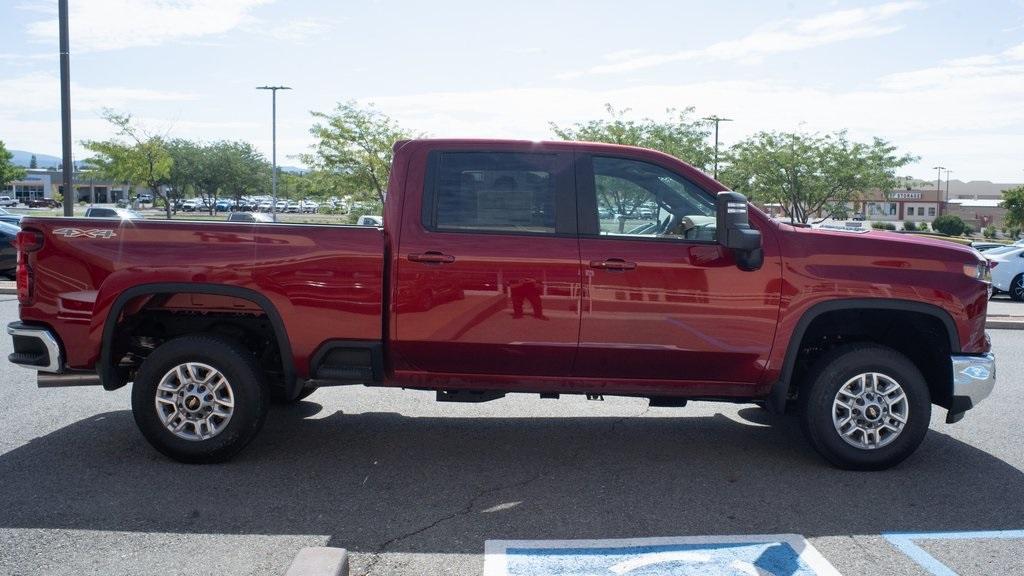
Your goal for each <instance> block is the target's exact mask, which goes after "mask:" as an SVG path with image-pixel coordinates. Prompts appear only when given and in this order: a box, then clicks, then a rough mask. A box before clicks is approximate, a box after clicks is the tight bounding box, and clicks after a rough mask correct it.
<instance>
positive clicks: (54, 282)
mask: <svg viewBox="0 0 1024 576" xmlns="http://www.w3.org/2000/svg"><path fill="white" fill-rule="evenodd" d="M22 226H23V228H24V229H33V230H38V231H40V232H42V233H43V235H44V238H45V241H44V246H43V249H42V250H40V251H39V252H36V253H34V254H33V255H32V257H33V262H34V269H35V271H36V281H35V286H36V287H35V299H34V302H33V303H32V304H31V305H29V306H22V307H21V318H22V320H24V321H26V322H35V323H44V324H46V325H49V326H50V327H52V328H53V329H54V330H55V331H56V332H57V334H58V337H59V338H60V339H61V341H62V342H63V343H64V350H65V354H66V356H67V363H68V366H69V367H71V368H75V369H91V368H93V367H94V366H95V364H96V362H97V360H98V359H99V356H100V348H101V343H102V335H103V328H104V324H105V323H106V321H107V319H108V315H109V312H110V310H111V305H112V304H113V303H114V301H115V300H116V299H117V298H118V296H119V295H121V294H122V293H123V292H124V291H125V290H127V289H129V288H132V287H138V286H142V285H151V284H167V283H175V284H184V285H187V284H204V285H210V284H213V285H220V286H234V287H239V288H245V289H248V290H252V291H255V292H257V293H259V294H261V295H263V296H264V297H266V299H267V300H269V301H270V303H271V304H272V305H273V306H274V307H275V308H276V310H277V313H278V314H279V315H280V316H281V318H282V321H283V324H284V328H285V332H286V333H287V337H288V340H289V345H290V347H291V349H292V355H293V359H294V372H295V374H296V375H297V376H298V377H300V378H304V377H306V376H307V375H308V373H309V359H310V358H311V357H312V355H313V354H314V353H315V351H316V349H317V348H318V347H319V346H320V345H321V344H322V343H323V342H325V341H327V340H332V339H343V340H364V341H365V340H377V341H379V340H380V339H381V322H382V318H381V314H382V310H381V294H382V293H383V267H384V266H383V236H382V232H381V231H380V230H379V229H377V228H370V227H359V228H357V227H345V226H337V227H335V226H305V225H283V224H263V225H256V224H247V223H199V222H182V221H170V222H166V221H138V220H135V221H124V222H122V221H117V220H100V219H88V220H86V219H63V218H62V219H50V218H40V219H37V218H26V219H25V221H24V223H23V225H22ZM58 229H74V230H110V231H113V233H114V235H112V236H109V237H104V235H102V234H98V235H92V236H89V235H74V234H67V233H64V234H54V233H53V232H54V230H58Z"/></svg>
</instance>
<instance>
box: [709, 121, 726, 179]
mask: <svg viewBox="0 0 1024 576" xmlns="http://www.w3.org/2000/svg"><path fill="white" fill-rule="evenodd" d="M703 120H707V121H708V122H714V123H715V175H714V178H715V180H718V123H719V122H732V118H719V117H718V116H708V117H707V118H703Z"/></svg>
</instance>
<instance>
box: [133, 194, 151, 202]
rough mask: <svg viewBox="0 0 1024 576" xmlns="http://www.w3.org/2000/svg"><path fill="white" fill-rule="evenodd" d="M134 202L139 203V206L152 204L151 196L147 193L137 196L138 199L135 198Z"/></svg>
mask: <svg viewBox="0 0 1024 576" xmlns="http://www.w3.org/2000/svg"><path fill="white" fill-rule="evenodd" d="M136 200H138V201H139V204H152V203H153V195H152V194H150V193H148V192H143V193H142V194H139V196H138V198H136Z"/></svg>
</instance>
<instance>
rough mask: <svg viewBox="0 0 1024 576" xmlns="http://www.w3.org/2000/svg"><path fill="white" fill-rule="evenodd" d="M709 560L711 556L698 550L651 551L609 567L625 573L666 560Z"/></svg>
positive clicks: (693, 561) (618, 572) (662, 562)
mask: <svg viewBox="0 0 1024 576" xmlns="http://www.w3.org/2000/svg"><path fill="white" fill-rule="evenodd" d="M710 561H711V556H708V555H707V554H700V553H698V552H651V553H650V554H642V555H640V556H637V557H636V558H632V559H630V560H626V561H625V562H619V563H618V564H616V565H615V566H612V567H611V568H609V570H611V571H612V572H615V573H616V574H625V573H627V572H632V571H633V570H636V569H637V568H644V567H646V566H650V565H651V564H664V563H666V562H689V563H691V564H706V563H708V562H710Z"/></svg>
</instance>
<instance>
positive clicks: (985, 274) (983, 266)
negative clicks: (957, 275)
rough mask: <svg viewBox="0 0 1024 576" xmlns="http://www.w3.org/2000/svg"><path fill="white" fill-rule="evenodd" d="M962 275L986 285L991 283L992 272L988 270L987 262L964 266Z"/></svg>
mask: <svg viewBox="0 0 1024 576" xmlns="http://www.w3.org/2000/svg"><path fill="white" fill-rule="evenodd" d="M964 274H966V275H967V276H969V277H971V278H974V279H975V280H981V281H982V282H985V283H986V284H987V283H990V282H992V272H991V271H990V270H989V263H988V261H985V262H978V263H976V264H964Z"/></svg>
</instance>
